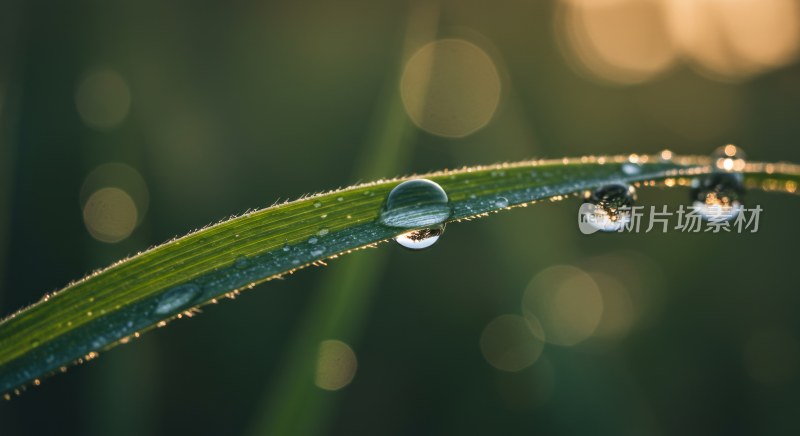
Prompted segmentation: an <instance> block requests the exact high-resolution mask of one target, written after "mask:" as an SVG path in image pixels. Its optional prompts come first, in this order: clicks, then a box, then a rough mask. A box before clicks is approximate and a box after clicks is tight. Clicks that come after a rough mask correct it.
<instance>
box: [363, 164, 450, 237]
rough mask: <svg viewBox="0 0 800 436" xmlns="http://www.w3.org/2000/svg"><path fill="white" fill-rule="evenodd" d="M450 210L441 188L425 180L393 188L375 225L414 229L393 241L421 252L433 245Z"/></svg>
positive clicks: (442, 228) (409, 182) (445, 194)
mask: <svg viewBox="0 0 800 436" xmlns="http://www.w3.org/2000/svg"><path fill="white" fill-rule="evenodd" d="M452 213H453V209H452V207H451V206H450V202H449V199H448V198H447V193H446V192H444V189H442V187H441V186H439V185H438V184H436V183H434V182H432V181H430V180H425V179H414V180H408V181H405V182H403V183H400V184H399V185H397V186H395V188H394V189H392V191H391V192H390V193H389V195H388V196H387V197H386V203H385V204H384V206H383V209H382V210H381V214H380V217H379V218H378V221H379V222H380V223H381V224H383V225H384V226H387V227H394V228H400V229H414V230H411V231H409V232H406V233H403V234H402V235H399V236H397V237H396V238H395V241H397V243H399V244H400V245H402V246H403V247H406V248H410V249H413V250H420V249H423V248H427V247H430V246H431V245H433V244H434V243H435V242H436V241H437V240H438V239H439V236H441V234H442V232H443V231H444V225H443V223H444V222H445V221H446V220H447V219H448V218H450V215H451V214H452Z"/></svg>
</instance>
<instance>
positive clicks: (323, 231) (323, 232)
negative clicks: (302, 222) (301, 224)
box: [317, 229, 329, 236]
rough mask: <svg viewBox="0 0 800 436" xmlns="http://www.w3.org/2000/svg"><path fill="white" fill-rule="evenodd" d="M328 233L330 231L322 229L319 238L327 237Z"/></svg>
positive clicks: (318, 234) (318, 233)
mask: <svg viewBox="0 0 800 436" xmlns="http://www.w3.org/2000/svg"><path fill="white" fill-rule="evenodd" d="M328 232H329V230H328V229H320V231H318V232H317V236H325V235H327V234H328Z"/></svg>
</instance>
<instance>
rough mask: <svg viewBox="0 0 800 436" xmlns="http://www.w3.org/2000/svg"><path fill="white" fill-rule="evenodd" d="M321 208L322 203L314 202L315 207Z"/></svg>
mask: <svg viewBox="0 0 800 436" xmlns="http://www.w3.org/2000/svg"><path fill="white" fill-rule="evenodd" d="M320 206H322V203H320V202H319V201H315V202H314V207H320Z"/></svg>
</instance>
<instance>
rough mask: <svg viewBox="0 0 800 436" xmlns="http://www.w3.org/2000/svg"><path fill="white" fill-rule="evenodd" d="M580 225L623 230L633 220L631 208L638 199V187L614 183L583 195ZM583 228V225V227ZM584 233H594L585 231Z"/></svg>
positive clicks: (613, 230) (612, 230) (609, 230)
mask: <svg viewBox="0 0 800 436" xmlns="http://www.w3.org/2000/svg"><path fill="white" fill-rule="evenodd" d="M583 201H584V205H583V206H582V207H581V216H580V225H581V226H584V225H588V226H589V227H590V228H594V229H597V230H602V231H604V232H616V231H619V230H621V229H622V228H623V227H624V226H625V225H626V224H628V223H629V222H630V221H631V208H632V207H633V203H634V202H635V201H636V189H635V188H634V187H633V186H631V185H625V184H622V183H612V184H610V185H605V186H601V187H600V188H597V189H595V190H594V191H586V192H585V193H584V195H583ZM581 228H582V230H583V227H581ZM584 233H592V232H591V231H584Z"/></svg>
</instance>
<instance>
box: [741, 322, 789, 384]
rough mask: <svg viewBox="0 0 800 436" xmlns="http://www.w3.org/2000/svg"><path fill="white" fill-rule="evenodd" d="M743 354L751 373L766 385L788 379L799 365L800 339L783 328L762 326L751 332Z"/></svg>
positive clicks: (748, 370) (784, 381) (781, 382)
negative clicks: (799, 341) (799, 340)
mask: <svg viewBox="0 0 800 436" xmlns="http://www.w3.org/2000/svg"><path fill="white" fill-rule="evenodd" d="M743 354H744V356H743V358H744V365H745V368H746V369H747V372H748V374H749V375H750V377H752V378H753V379H754V380H756V381H758V382H760V383H763V384H766V385H779V384H783V383H786V382H788V381H790V380H792V379H793V378H795V377H796V376H797V373H798V369H800V343H798V341H797V339H796V338H795V337H793V336H792V335H791V334H790V332H789V331H787V330H784V329H780V328H774V327H773V328H762V329H759V330H757V331H755V332H753V333H751V334H750V335H749V337H748V338H747V339H746V340H745V343H744V350H743Z"/></svg>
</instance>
